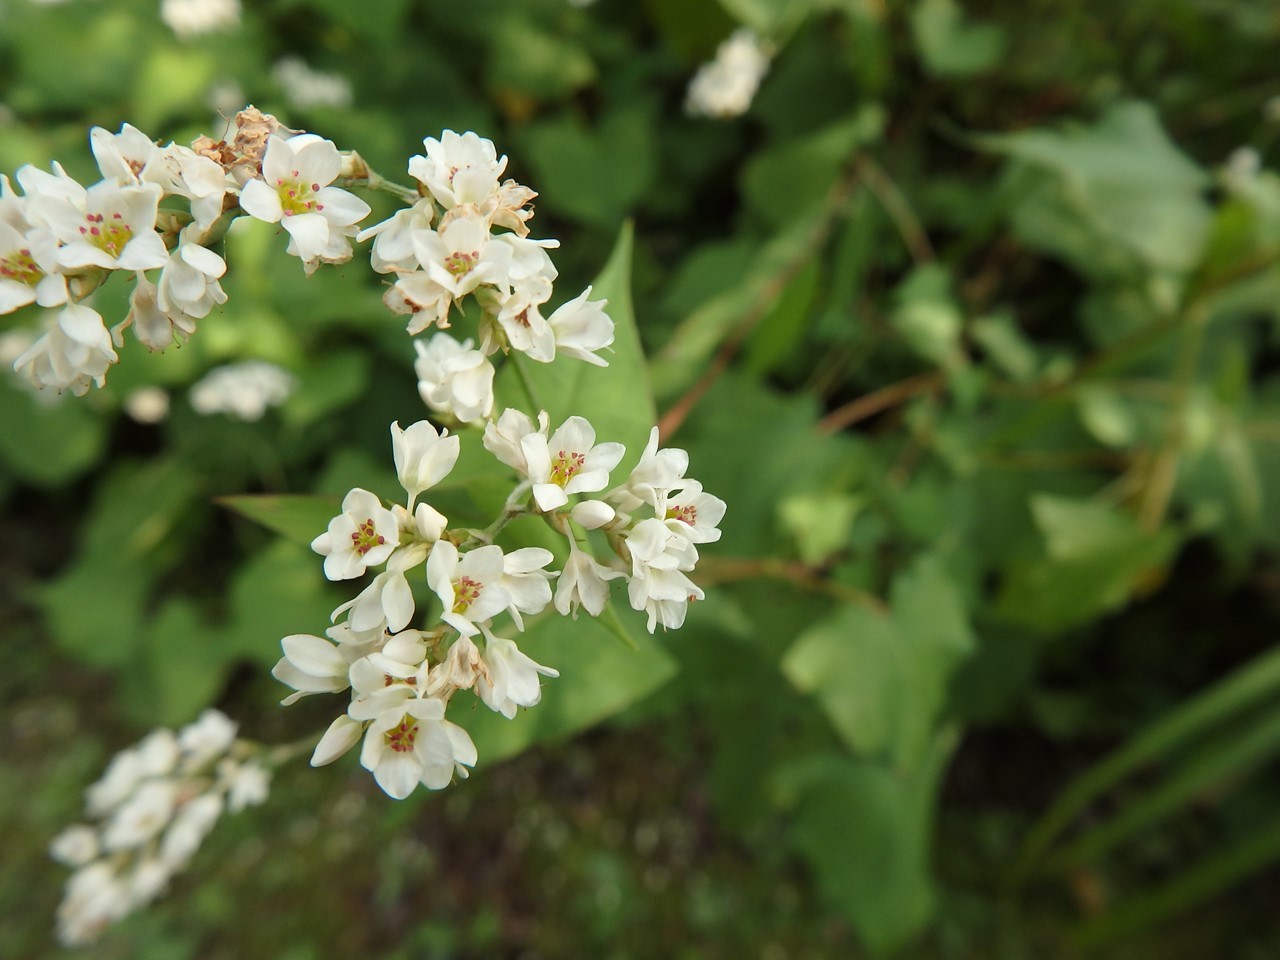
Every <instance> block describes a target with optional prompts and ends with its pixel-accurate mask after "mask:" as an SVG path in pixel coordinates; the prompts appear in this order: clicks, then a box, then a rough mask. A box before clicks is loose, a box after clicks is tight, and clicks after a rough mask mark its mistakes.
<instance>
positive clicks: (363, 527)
mask: <svg viewBox="0 0 1280 960" xmlns="http://www.w3.org/2000/svg"><path fill="white" fill-rule="evenodd" d="M386 542H387V538H386V537H383V536H380V535H379V534H378V528H377V527H376V526H374V523H373V520H372V519H369V520H365V521H364V522H363V523H362V524H360V526H358V527H356V531H355V533H353V534H351V544H352V546H353V547H354V548H355V551H356V553H358V554H359V555H360V556H362V557H363V556H364V555H365V554H366V553H368V552H369V551H370V550H372V549H373V548H374V547H380V546H382V544H384V543H386Z"/></svg>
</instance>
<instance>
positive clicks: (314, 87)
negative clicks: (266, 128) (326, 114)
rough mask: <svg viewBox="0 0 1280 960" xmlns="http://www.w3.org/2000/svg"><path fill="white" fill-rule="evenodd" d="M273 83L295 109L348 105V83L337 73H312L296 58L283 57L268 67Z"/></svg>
mask: <svg viewBox="0 0 1280 960" xmlns="http://www.w3.org/2000/svg"><path fill="white" fill-rule="evenodd" d="M271 79H272V80H274V81H275V82H276V85H277V86H279V87H280V88H281V89H282V90H283V91H284V95H285V99H287V100H288V101H289V103H290V104H292V105H293V106H294V107H295V108H296V109H298V110H309V109H311V108H313V107H337V108H342V107H349V106H351V99H352V97H351V81H350V80H348V79H347V78H346V77H344V76H343V75H342V74H340V73H328V72H326V71H324V70H314V69H312V68H311V67H309V66H307V64H306V63H305V62H304V61H303V60H301V59H300V58H298V57H284V58H283V59H280V60H277V61H276V64H275V66H273V67H272V68H271Z"/></svg>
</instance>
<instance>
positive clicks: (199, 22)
mask: <svg viewBox="0 0 1280 960" xmlns="http://www.w3.org/2000/svg"><path fill="white" fill-rule="evenodd" d="M160 19H161V20H163V21H164V22H165V24H166V26H168V27H169V29H170V30H172V31H173V32H174V33H175V34H177V35H178V36H179V37H181V38H182V39H184V40H186V39H190V38H191V37H198V36H201V35H202V34H206V33H213V32H215V31H218V30H229V29H233V28H235V27H238V26H239V25H240V0H160Z"/></svg>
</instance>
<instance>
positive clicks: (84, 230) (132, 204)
mask: <svg viewBox="0 0 1280 960" xmlns="http://www.w3.org/2000/svg"><path fill="white" fill-rule="evenodd" d="M77 186H78V185H77ZM160 195H161V190H160V187H158V186H157V185H156V184H154V183H143V184H138V185H136V186H134V185H124V186H122V185H120V184H117V183H114V182H112V181H109V180H104V181H102V182H101V183H95V184H94V185H93V186H92V187H89V189H87V190H85V189H84V188H79V190H77V191H72V195H71V196H70V197H69V198H67V199H66V200H64V199H62V198H58V197H36V198H34V199H33V200H32V205H33V207H34V208H35V209H37V210H38V211H39V213H40V216H41V217H42V218H43V219H44V220H45V221H46V222H47V223H48V224H49V227H50V229H52V230H53V232H54V234H55V235H56V236H57V238H58V239H59V240H61V241H62V243H63V244H64V245H63V246H62V247H60V248H59V249H58V263H60V264H61V265H62V266H63V267H65V268H67V269H68V270H76V269H80V268H83V267H103V268H105V269H107V270H151V269H153V268H155V267H162V266H164V264H165V261H167V260H168V259H169V251H168V250H167V249H165V245H164V241H163V240H162V239H160V234H158V233H156V214H157V212H158V209H159V204H160Z"/></svg>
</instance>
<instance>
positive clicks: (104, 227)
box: [80, 213, 133, 259]
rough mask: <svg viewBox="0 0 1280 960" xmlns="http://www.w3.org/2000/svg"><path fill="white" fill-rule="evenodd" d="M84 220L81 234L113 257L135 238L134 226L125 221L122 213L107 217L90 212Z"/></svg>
mask: <svg viewBox="0 0 1280 960" xmlns="http://www.w3.org/2000/svg"><path fill="white" fill-rule="evenodd" d="M84 222H85V225H84V226H83V227H81V228H80V236H82V237H84V239H85V240H87V241H88V242H89V243H91V244H93V245H94V246H95V247H97V248H98V249H99V250H101V251H102V252H103V253H105V254H107V256H109V257H112V258H113V259H114V258H117V257H119V256H120V254H121V252H122V251H123V250H124V248H125V246H126V245H127V244H128V243H129V241H130V240H132V239H133V227H131V226H129V224H127V223H125V222H124V216H123V215H122V214H119V213H113V214H111V216H110V217H105V216H104V215H103V214H101V213H88V214H85V218H84Z"/></svg>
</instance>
